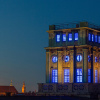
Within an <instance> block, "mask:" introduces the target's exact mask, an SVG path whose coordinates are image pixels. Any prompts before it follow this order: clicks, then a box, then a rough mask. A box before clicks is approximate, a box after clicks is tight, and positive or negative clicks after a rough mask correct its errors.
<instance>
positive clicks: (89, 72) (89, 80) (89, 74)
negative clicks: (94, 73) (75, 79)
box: [88, 69, 91, 83]
mask: <svg viewBox="0 0 100 100" xmlns="http://www.w3.org/2000/svg"><path fill="white" fill-rule="evenodd" d="M88 82H89V83H90V82H91V69H88Z"/></svg>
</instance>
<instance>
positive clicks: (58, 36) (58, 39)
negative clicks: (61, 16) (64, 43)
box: [57, 34, 60, 42]
mask: <svg viewBox="0 0 100 100" xmlns="http://www.w3.org/2000/svg"><path fill="white" fill-rule="evenodd" d="M57 42H60V35H59V34H57Z"/></svg>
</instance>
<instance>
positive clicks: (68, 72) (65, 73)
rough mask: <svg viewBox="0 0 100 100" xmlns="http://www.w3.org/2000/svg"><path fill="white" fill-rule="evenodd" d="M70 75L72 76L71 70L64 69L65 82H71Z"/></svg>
mask: <svg viewBox="0 0 100 100" xmlns="http://www.w3.org/2000/svg"><path fill="white" fill-rule="evenodd" d="M69 74H70V70H69V69H64V82H65V83H66V82H69V81H70V80H69Z"/></svg>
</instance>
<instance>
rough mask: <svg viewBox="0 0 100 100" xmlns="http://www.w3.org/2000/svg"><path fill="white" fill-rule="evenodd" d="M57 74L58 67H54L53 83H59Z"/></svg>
mask: <svg viewBox="0 0 100 100" xmlns="http://www.w3.org/2000/svg"><path fill="white" fill-rule="evenodd" d="M57 74H58V72H57V69H53V70H52V82H53V83H57V82H58V77H57Z"/></svg>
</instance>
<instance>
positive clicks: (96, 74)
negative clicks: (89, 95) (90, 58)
mask: <svg viewBox="0 0 100 100" xmlns="http://www.w3.org/2000/svg"><path fill="white" fill-rule="evenodd" d="M97 82H98V71H97V70H95V83H97Z"/></svg>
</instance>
